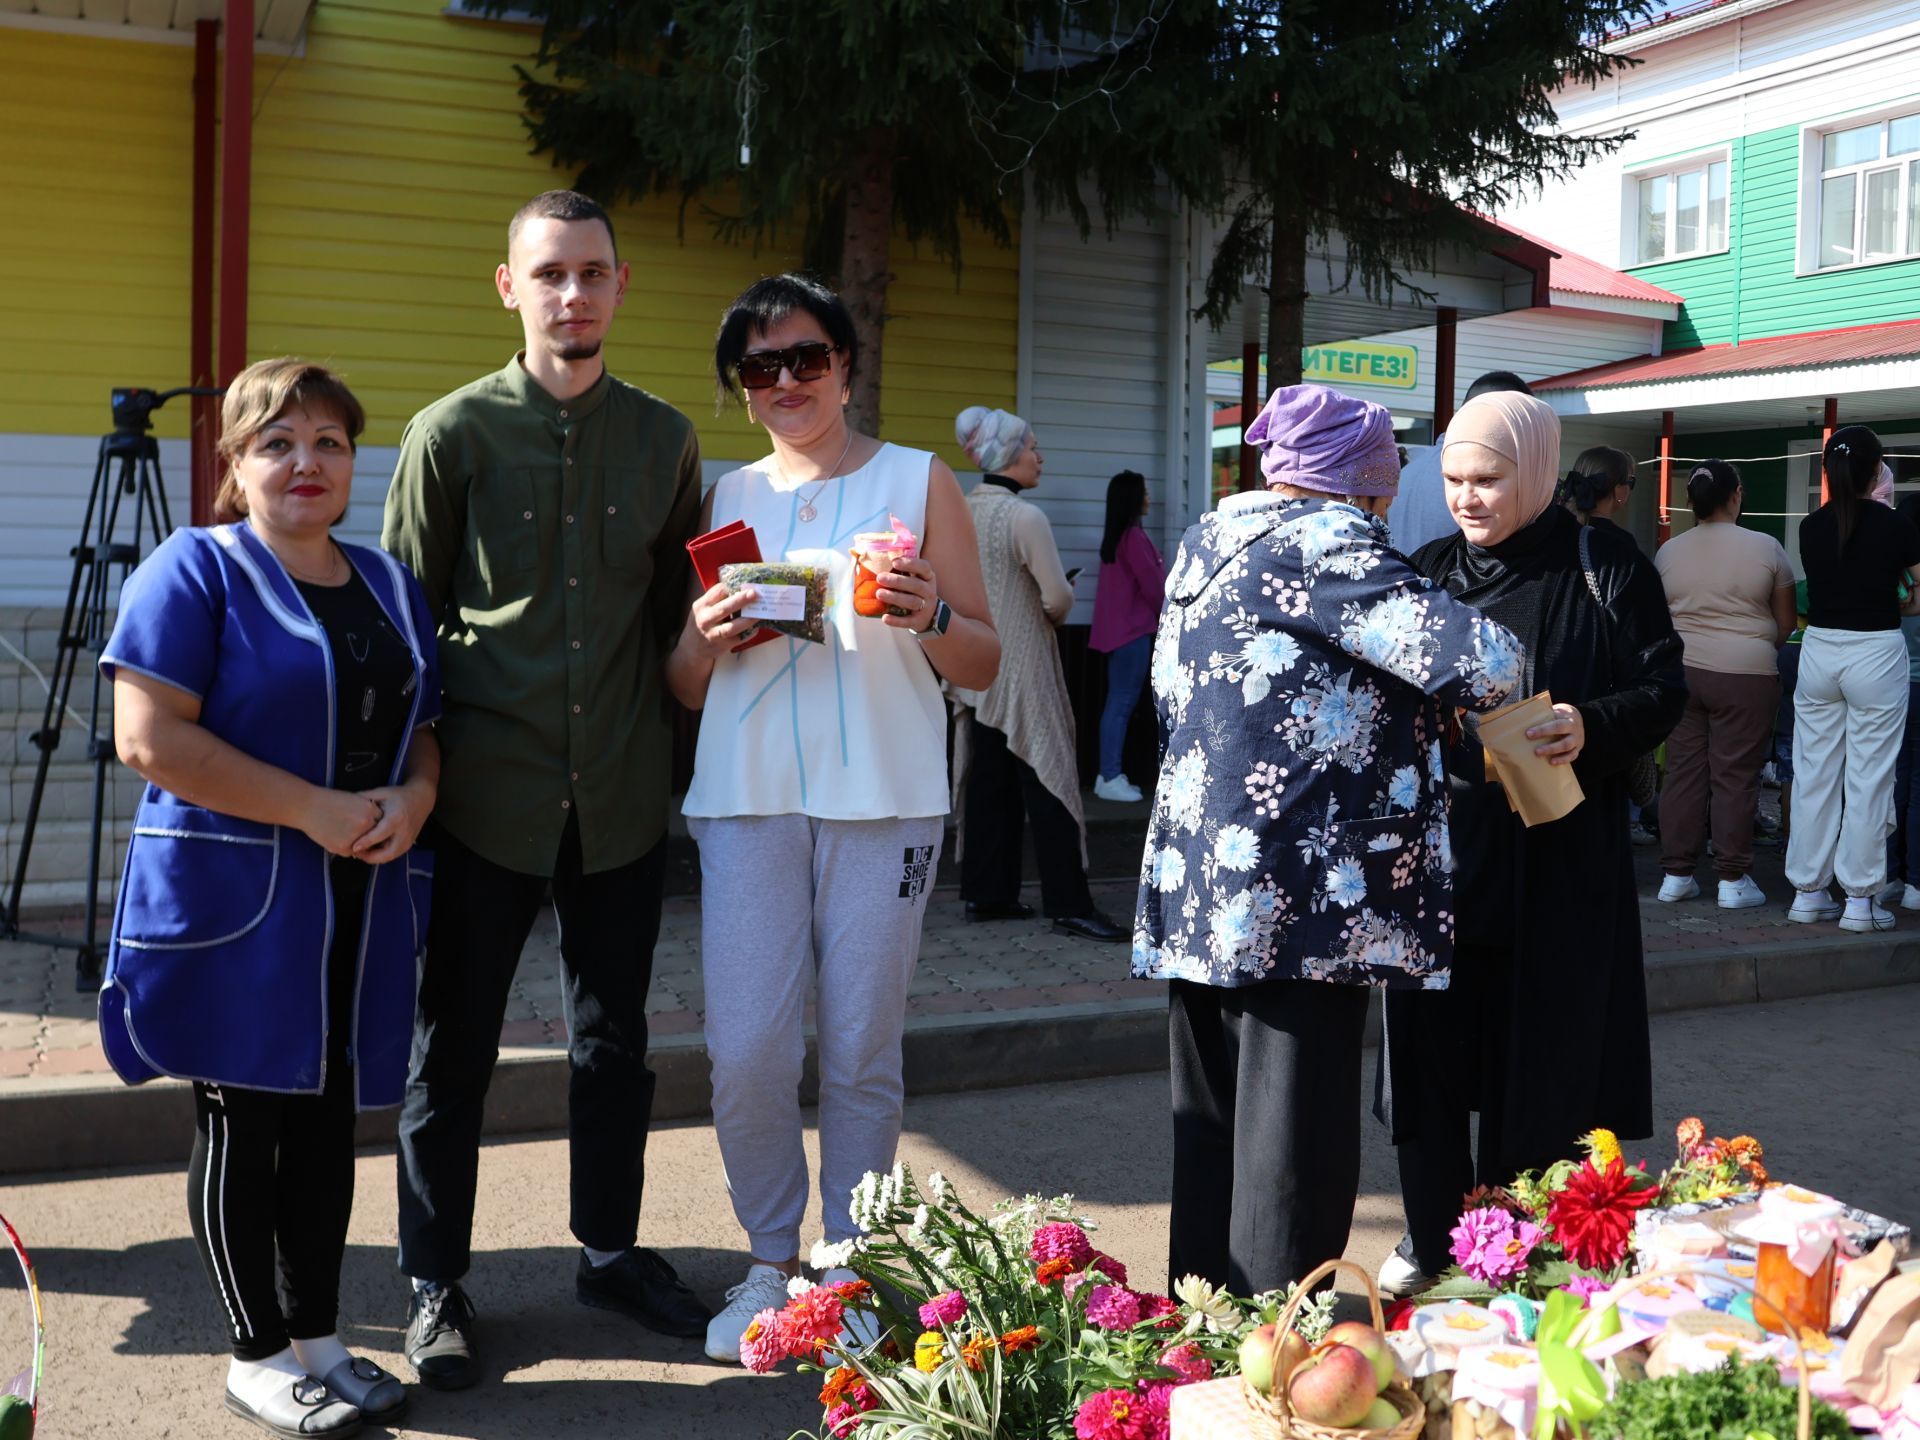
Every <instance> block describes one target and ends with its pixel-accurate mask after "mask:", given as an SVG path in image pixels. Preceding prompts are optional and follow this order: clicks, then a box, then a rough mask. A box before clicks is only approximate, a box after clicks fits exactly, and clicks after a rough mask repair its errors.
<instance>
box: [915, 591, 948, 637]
mask: <svg viewBox="0 0 1920 1440" xmlns="http://www.w3.org/2000/svg"><path fill="white" fill-rule="evenodd" d="M951 624H953V607H952V606H951V605H949V604H947V602H946V601H944V600H939V599H936V600H935V601H934V602H933V623H932V624H931V625H929V626H927V628H926V629H924V630H916V631H914V632H913V633H914V636H915V637H916V638H917V639H921V640H925V639H926V638H927V636H929V635H944V634H946V633H947V627H948V626H949V625H951Z"/></svg>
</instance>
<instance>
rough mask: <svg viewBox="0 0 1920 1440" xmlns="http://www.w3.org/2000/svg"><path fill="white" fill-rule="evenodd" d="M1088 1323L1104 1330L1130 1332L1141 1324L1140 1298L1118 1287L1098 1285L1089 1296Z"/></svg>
mask: <svg viewBox="0 0 1920 1440" xmlns="http://www.w3.org/2000/svg"><path fill="white" fill-rule="evenodd" d="M1087 1323H1088V1324H1089V1325H1098V1326H1099V1327H1100V1328H1101V1329H1102V1330H1128V1329H1131V1328H1132V1327H1133V1326H1135V1325H1138V1324H1139V1323H1140V1297H1139V1296H1138V1295H1136V1294H1134V1293H1133V1292H1132V1291H1131V1290H1124V1289H1122V1288H1121V1287H1120V1286H1118V1285H1096V1286H1094V1287H1093V1293H1092V1294H1090V1295H1089V1296H1087Z"/></svg>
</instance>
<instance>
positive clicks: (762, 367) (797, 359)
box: [733, 340, 833, 390]
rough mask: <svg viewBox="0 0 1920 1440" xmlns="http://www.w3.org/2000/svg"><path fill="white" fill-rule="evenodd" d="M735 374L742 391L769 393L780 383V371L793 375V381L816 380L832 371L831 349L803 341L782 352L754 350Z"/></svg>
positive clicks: (823, 345) (824, 344)
mask: <svg viewBox="0 0 1920 1440" xmlns="http://www.w3.org/2000/svg"><path fill="white" fill-rule="evenodd" d="M733 368H734V373H735V374H737V375H738V376H739V377H740V386H741V388H742V389H745V390H770V389H772V388H773V387H774V386H775V385H778V384H779V383H780V372H781V370H783V369H785V370H790V371H792V372H793V378H794V379H795V380H818V379H819V378H820V377H821V376H823V375H825V374H826V373H827V372H828V371H830V370H832V369H833V346H831V345H829V344H827V343H826V342H825V341H824V340H802V341H801V342H800V343H799V344H798V345H789V346H788V347H787V348H786V349H785V350H756V351H754V352H753V353H752V354H751V355H742V356H741V357H740V363H739V364H737V365H735V366H734V367H733Z"/></svg>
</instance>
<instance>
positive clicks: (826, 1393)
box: [820, 1365, 860, 1410]
mask: <svg viewBox="0 0 1920 1440" xmlns="http://www.w3.org/2000/svg"><path fill="white" fill-rule="evenodd" d="M859 1378H860V1372H859V1371H858V1370H856V1369H854V1368H853V1366H851V1365H836V1366H834V1367H833V1369H831V1370H829V1371H828V1372H827V1383H826V1384H824V1385H822V1386H821V1387H820V1408H821V1409H822V1410H831V1409H833V1407H834V1406H836V1405H838V1404H839V1403H840V1402H841V1401H842V1400H844V1399H846V1396H847V1391H848V1390H850V1389H852V1388H853V1385H854V1383H855V1382H856V1381H858V1380H859Z"/></svg>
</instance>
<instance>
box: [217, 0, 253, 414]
mask: <svg viewBox="0 0 1920 1440" xmlns="http://www.w3.org/2000/svg"><path fill="white" fill-rule="evenodd" d="M220 24H221V28H222V30H223V31H224V32H225V35H224V37H223V38H224V39H225V41H226V53H225V56H224V60H223V63H222V65H221V68H220V98H221V133H220V356H219V372H218V373H219V377H220V378H219V383H220V384H221V385H229V384H231V383H233V377H234V376H236V375H238V374H239V373H240V372H241V371H242V370H244V369H246V366H247V238H248V235H249V233H250V229H251V224H250V220H251V212H252V201H253V26H254V18H253V0H224V4H223V6H222V10H221V22H220Z"/></svg>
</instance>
